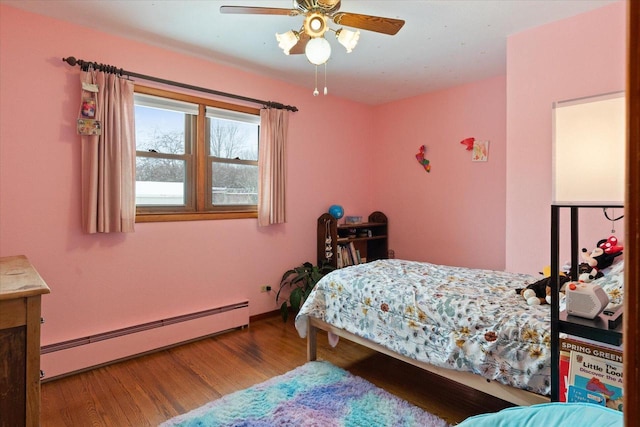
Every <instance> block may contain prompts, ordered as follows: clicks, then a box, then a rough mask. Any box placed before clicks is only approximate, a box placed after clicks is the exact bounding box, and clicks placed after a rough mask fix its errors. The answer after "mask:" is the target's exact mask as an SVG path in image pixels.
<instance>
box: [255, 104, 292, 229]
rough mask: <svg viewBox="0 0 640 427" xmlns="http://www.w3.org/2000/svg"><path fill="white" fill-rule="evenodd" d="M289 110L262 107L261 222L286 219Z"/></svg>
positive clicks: (262, 225)
mask: <svg viewBox="0 0 640 427" xmlns="http://www.w3.org/2000/svg"><path fill="white" fill-rule="evenodd" d="M288 126H289V111H287V110H279V109H275V108H264V109H262V110H260V151H259V162H258V176H259V183H258V226H260V227H264V226H267V225H271V224H281V223H284V222H286V212H285V196H286V171H287V164H286V145H287V133H288V132H287V130H288Z"/></svg>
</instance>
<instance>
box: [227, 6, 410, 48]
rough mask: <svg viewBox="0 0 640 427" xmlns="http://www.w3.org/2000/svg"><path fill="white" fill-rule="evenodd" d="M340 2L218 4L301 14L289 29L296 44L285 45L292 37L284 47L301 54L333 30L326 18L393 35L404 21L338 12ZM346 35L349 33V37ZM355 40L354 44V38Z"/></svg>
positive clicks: (255, 11) (267, 12)
mask: <svg viewBox="0 0 640 427" xmlns="http://www.w3.org/2000/svg"><path fill="white" fill-rule="evenodd" d="M340 3H341V1H340V0H293V8H292V9H283V8H276V7H251V6H221V7H220V12H221V13H235V14H252V15H288V16H299V15H304V16H305V18H304V22H303V25H302V27H301V28H300V30H299V31H294V30H292V31H291V32H292V33H293V34H292V35H293V36H294V37H295V44H293V45H292V46H288V44H291V42H292V41H293V39H290V40H289V41H288V44H287V47H289V49H288V50H285V53H287V54H289V53H292V54H298V53H304V51H305V47H306V45H307V43H308V42H309V40H311V39H314V38H319V37H323V36H324V33H325V32H326V31H327V30H332V29H331V28H329V25H328V21H329V20H331V21H333V22H334V23H335V24H337V25H344V26H347V27H353V28H360V29H362V30H367V31H375V32H378V33H382V34H389V35H394V34H396V33H397V32H398V31H400V29H401V28H402V26H403V25H404V21H403V20H402V19H394V18H383V17H379V16H371V15H362V14H359V13H349V12H340V11H339V10H340ZM332 31H335V32H336V36H337V37H338V39H339V40H340V38H341V35H342V38H343V39H352V38H353V37H355V36H353V35H352V34H351V33H353V32H352V31H348V30H344V29H339V30H332ZM344 33H346V34H344ZM284 34H288V33H284ZM346 35H349V37H347V36H346ZM282 38H283V36H281V37H279V38H278V41H280V42H281V39H282ZM341 43H342V41H341ZM355 43H357V38H356V40H355ZM355 43H353V46H352V47H351V49H353V47H354V46H355ZM281 47H282V46H281ZM345 47H346V48H347V51H350V48H349V47H347V46H345ZM283 49H284V48H283ZM327 59H328V58H327Z"/></svg>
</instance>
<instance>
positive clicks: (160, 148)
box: [134, 86, 260, 222]
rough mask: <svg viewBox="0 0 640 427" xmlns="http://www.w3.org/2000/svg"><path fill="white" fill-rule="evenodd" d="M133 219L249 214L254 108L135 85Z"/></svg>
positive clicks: (254, 178)
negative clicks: (134, 213)
mask: <svg viewBox="0 0 640 427" xmlns="http://www.w3.org/2000/svg"><path fill="white" fill-rule="evenodd" d="M134 103H135V121H136V208H137V216H136V221H137V222H145V221H174V220H192V219H216V218H247V217H256V216H257V204H258V142H259V139H260V115H259V114H260V111H259V110H258V109H256V108H250V107H244V106H238V105H233V104H227V103H222V102H217V101H212V100H207V99H203V98H198V97H194V96H189V95H183V94H176V93H172V92H167V91H164V90H157V89H150V88H145V87H140V86H136V93H135V99H134Z"/></svg>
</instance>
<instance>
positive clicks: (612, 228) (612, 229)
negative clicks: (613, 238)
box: [611, 209, 616, 234]
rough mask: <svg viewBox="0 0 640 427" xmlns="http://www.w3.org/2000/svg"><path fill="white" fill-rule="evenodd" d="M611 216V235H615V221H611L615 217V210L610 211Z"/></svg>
mask: <svg viewBox="0 0 640 427" xmlns="http://www.w3.org/2000/svg"><path fill="white" fill-rule="evenodd" d="M612 212H613V215H612V219H611V234H615V233H616V221H615V220H614V219H613V218H615V217H616V211H615V209H612Z"/></svg>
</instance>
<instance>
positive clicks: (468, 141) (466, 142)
mask: <svg viewBox="0 0 640 427" xmlns="http://www.w3.org/2000/svg"><path fill="white" fill-rule="evenodd" d="M475 140H476V139H475V138H465V139H463V140H462V141H460V144H462V145H465V146H466V147H467V148H466V150H467V151H471V150H473V143H474V142H475Z"/></svg>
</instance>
